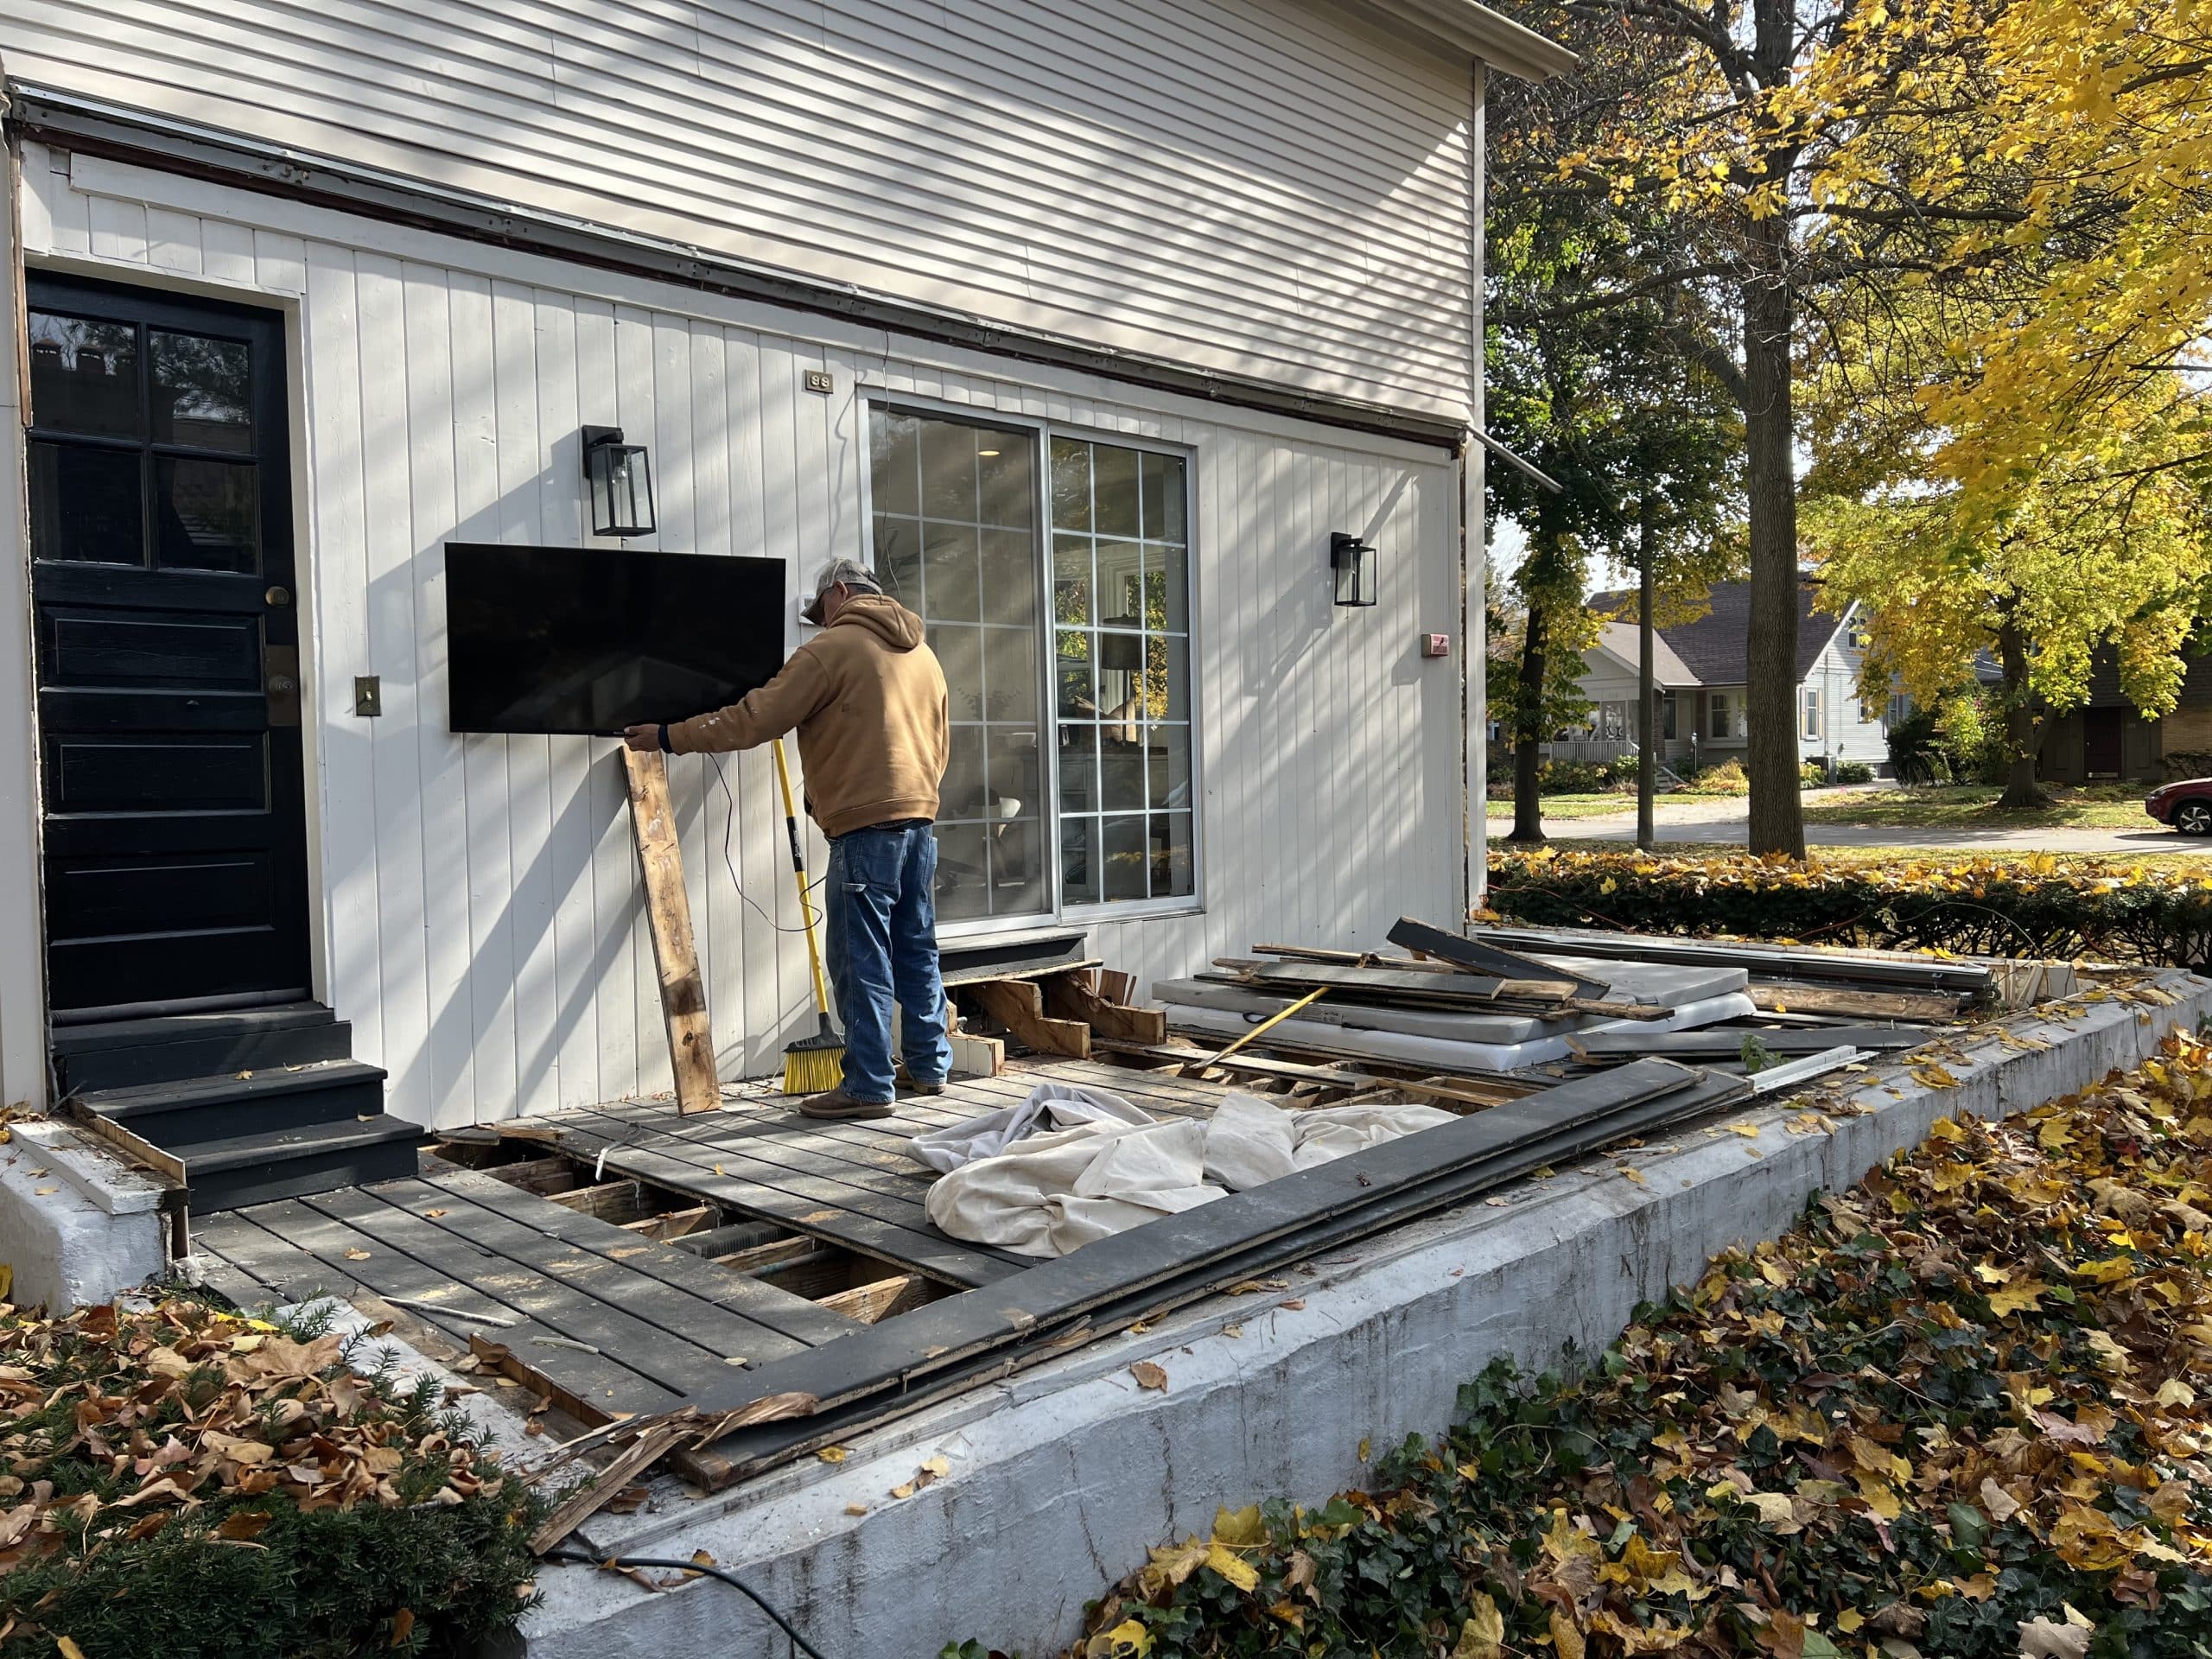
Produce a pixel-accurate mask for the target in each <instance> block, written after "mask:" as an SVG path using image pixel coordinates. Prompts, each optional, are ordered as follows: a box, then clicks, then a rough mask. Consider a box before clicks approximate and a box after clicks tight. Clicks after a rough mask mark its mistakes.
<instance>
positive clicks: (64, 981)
mask: <svg viewBox="0 0 2212 1659" xmlns="http://www.w3.org/2000/svg"><path fill="white" fill-rule="evenodd" d="M29 313H30V365H31V376H30V391H31V411H30V413H31V431H30V459H31V524H32V554H33V560H34V563H33V569H32V592H33V596H34V600H35V607H36V611H37V631H36V638H35V645H36V652H37V665H38V682H39V698H38V708H39V726H40V738H41V760H42V761H43V797H44V801H43V804H44V809H45V815H46V816H45V846H46V892H47V921H48V930H47V931H48V970H49V977H50V981H51V991H52V996H53V1002H54V1007H55V1008H56V1009H57V1010H78V1009H84V1008H90V1007H114V1006H118V1005H123V1004H129V1003H137V1002H153V1001H160V1002H168V1001H186V1000H197V999H205V998H210V997H239V998H254V999H259V998H261V997H263V996H266V995H269V994H270V993H280V992H298V993H302V994H304V992H305V991H306V989H307V987H308V963H307V878H306V841H305V834H306V825H305V783H304V779H303V777H302V765H301V754H300V742H299V733H298V731H297V729H296V715H292V714H291V713H290V709H292V708H293V706H294V703H293V702H292V701H291V698H292V697H294V696H296V694H289V695H288V694H285V693H283V690H282V688H281V687H277V688H272V685H271V681H272V678H277V679H290V680H296V677H297V673H298V669H297V663H298V645H299V633H298V626H299V625H298V617H297V614H296V612H295V611H294V609H293V607H292V605H291V590H292V588H294V586H295V582H294V555H293V547H292V541H291V498H290V484H289V475H288V473H287V467H288V465H289V461H288V456H289V440H288V436H287V425H286V419H285V411H284V376H283V327H282V326H281V323H280V321H279V320H278V319H277V317H276V316H275V315H273V314H271V313H269V312H264V311H259V310H255V309H252V308H246V307H243V306H229V305H220V304H216V303H213V302H187V301H181V300H177V299H175V298H173V297H171V296H167V295H161V294H155V293H151V292H147V291H143V290H138V289H126V288H118V287H111V286H109V285H107V284H105V283H86V282H79V281H78V280H75V279H73V278H60V277H45V276H34V277H32V279H31V283H30V294H29ZM272 690H277V693H278V695H277V696H271V691H272ZM272 710H273V711H274V712H275V715H276V719H275V720H274V721H272ZM279 721H292V722H293V723H289V724H287V723H277V722H279Z"/></svg>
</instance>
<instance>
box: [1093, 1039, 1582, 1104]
mask: <svg viewBox="0 0 2212 1659" xmlns="http://www.w3.org/2000/svg"><path fill="white" fill-rule="evenodd" d="M1099 1047H1100V1049H1101V1050H1102V1051H1103V1052H1106V1053H1109V1054H1123V1055H1128V1056H1130V1057H1131V1058H1137V1059H1156V1060H1158V1061H1160V1063H1161V1064H1162V1065H1178V1066H1180V1065H1188V1064H1189V1063H1190V1062H1191V1061H1192V1059H1194V1058H1203V1051H1200V1050H1197V1049H1189V1048H1167V1047H1154V1046H1147V1045H1145V1044H1142V1043H1122V1042H1115V1041H1112V1040H1110V1039H1109V1040H1106V1041H1103V1042H1101V1043H1100V1044H1099ZM1220 1067H1221V1070H1223V1071H1241V1072H1243V1073H1245V1074H1246V1075H1247V1076H1249V1077H1270V1078H1274V1079H1276V1080H1278V1081H1281V1082H1284V1083H1312V1084H1321V1085H1323V1086H1324V1087H1326V1088H1331V1089H1361V1090H1364V1089H1396V1090H1401V1091H1402V1092H1403V1093H1406V1094H1408V1095H1412V1096H1415V1097H1417V1098H1419V1099H1422V1100H1447V1101H1451V1102H1453V1103H1456V1104H1459V1105H1466V1106H1494V1105H1496V1104H1497V1103H1498V1102H1500V1101H1504V1100H1518V1099H1519V1098H1520V1097H1521V1096H1523V1095H1528V1094H1534V1093H1535V1091H1536V1090H1537V1089H1538V1088H1539V1087H1541V1085H1540V1084H1533V1083H1524V1082H1522V1080H1521V1079H1519V1078H1517V1077H1515V1078H1510V1079H1509V1078H1504V1077H1500V1078H1497V1079H1496V1080H1495V1081H1491V1082H1477V1081H1475V1080H1473V1079H1471V1078H1465V1077H1426V1078H1423V1079H1421V1081H1419V1082H1408V1081H1407V1080H1406V1079H1404V1078H1402V1077H1378V1076H1376V1074H1375V1073H1373V1072H1369V1071H1338V1070H1337V1069H1335V1068H1334V1067H1332V1066H1326V1065H1301V1064H1300V1063H1299V1062H1298V1061H1296V1060H1278V1059H1270V1058H1267V1057H1266V1056H1264V1055H1255V1054H1232V1055H1230V1057H1229V1058H1227V1059H1225V1060H1224V1061H1222V1062H1221V1063H1220ZM1139 1075H1149V1074H1145V1073H1141V1074H1139ZM1106 1086H1108V1087H1111V1086H1113V1085H1112V1084H1108V1085H1106Z"/></svg>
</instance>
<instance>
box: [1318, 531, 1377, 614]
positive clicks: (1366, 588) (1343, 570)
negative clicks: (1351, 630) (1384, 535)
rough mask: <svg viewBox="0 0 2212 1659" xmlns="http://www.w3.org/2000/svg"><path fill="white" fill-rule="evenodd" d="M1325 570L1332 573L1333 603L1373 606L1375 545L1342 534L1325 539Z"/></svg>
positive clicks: (1338, 533)
mask: <svg viewBox="0 0 2212 1659" xmlns="http://www.w3.org/2000/svg"><path fill="white" fill-rule="evenodd" d="M1329 569H1331V570H1332V571H1334V572H1335V573H1336V578H1337V603H1338V604H1339V605H1372V604H1373V603H1374V602H1375V543H1372V542H1368V541H1362V540H1361V539H1360V538H1359V537H1357V536H1347V535H1345V534H1344V532H1343V531H1338V532H1337V533H1336V534H1335V535H1333V536H1332V537H1329Z"/></svg>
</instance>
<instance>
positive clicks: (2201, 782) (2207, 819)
mask: <svg viewBox="0 0 2212 1659" xmlns="http://www.w3.org/2000/svg"><path fill="white" fill-rule="evenodd" d="M2143 810H2145V812H2148V813H2149V814H2150V815H2151V816H2152V817H2154V818H2156V819H2157V820H2158V822H2159V823H2170V824H2171V825H2173V827H2174V828H2175V829H2178V830H2180V831H2181V832H2182V834H2183V835H2184V836H2205V835H2212V778H2190V779H2184V780H2183V781H2182V782H2180V783H2178V784H2168V785H2165V786H2164V787H2163V788H2161V789H2154V790H2152V791H2151V792H2150V794H2149V795H2148V796H2146V797H2145V798H2144V802H2143Z"/></svg>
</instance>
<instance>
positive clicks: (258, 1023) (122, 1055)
mask: <svg viewBox="0 0 2212 1659" xmlns="http://www.w3.org/2000/svg"><path fill="white" fill-rule="evenodd" d="M352 1038H353V1028H352V1027H350V1026H348V1025H346V1022H345V1021H343V1020H340V1019H339V1018H338V1017H337V1016H336V1015H335V1014H332V1013H331V1011H330V1010H329V1009H328V1008H327V1007H323V1006H322V1005H321V1003H320V1002H284V1003H279V1004H277V1005H276V1006H275V1007H266V1008H240V1009H237V1010H235V1011H233V1012H230V1013H226V1014H167V1015H163V1016H162V1017H160V1018H157V1019H151V1020H105V1021H102V1022H100V1023H99V1024H96V1025H86V1026H62V1027H57V1028H56V1029H55V1031H54V1060H55V1063H56V1065H58V1066H59V1068H60V1072H61V1086H62V1088H63V1089H64V1090H67V1091H69V1092H72V1093H76V1094H84V1093H86V1092H89V1091H91V1090H109V1089H128V1088H132V1087H135V1086H137V1085H138V1084H149V1083H179V1082H182V1081H184V1080H185V1079H187V1078H191V1077H211V1076H216V1075H235V1074H236V1073H238V1072H240V1071H274V1070H276V1069H277V1068H278V1067H280V1066H287V1065H308V1064H309V1063H310V1062H313V1061H315V1060H342V1059H345V1058H347V1057H348V1056H349V1055H351V1054H352V1052H353V1043H352Z"/></svg>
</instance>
